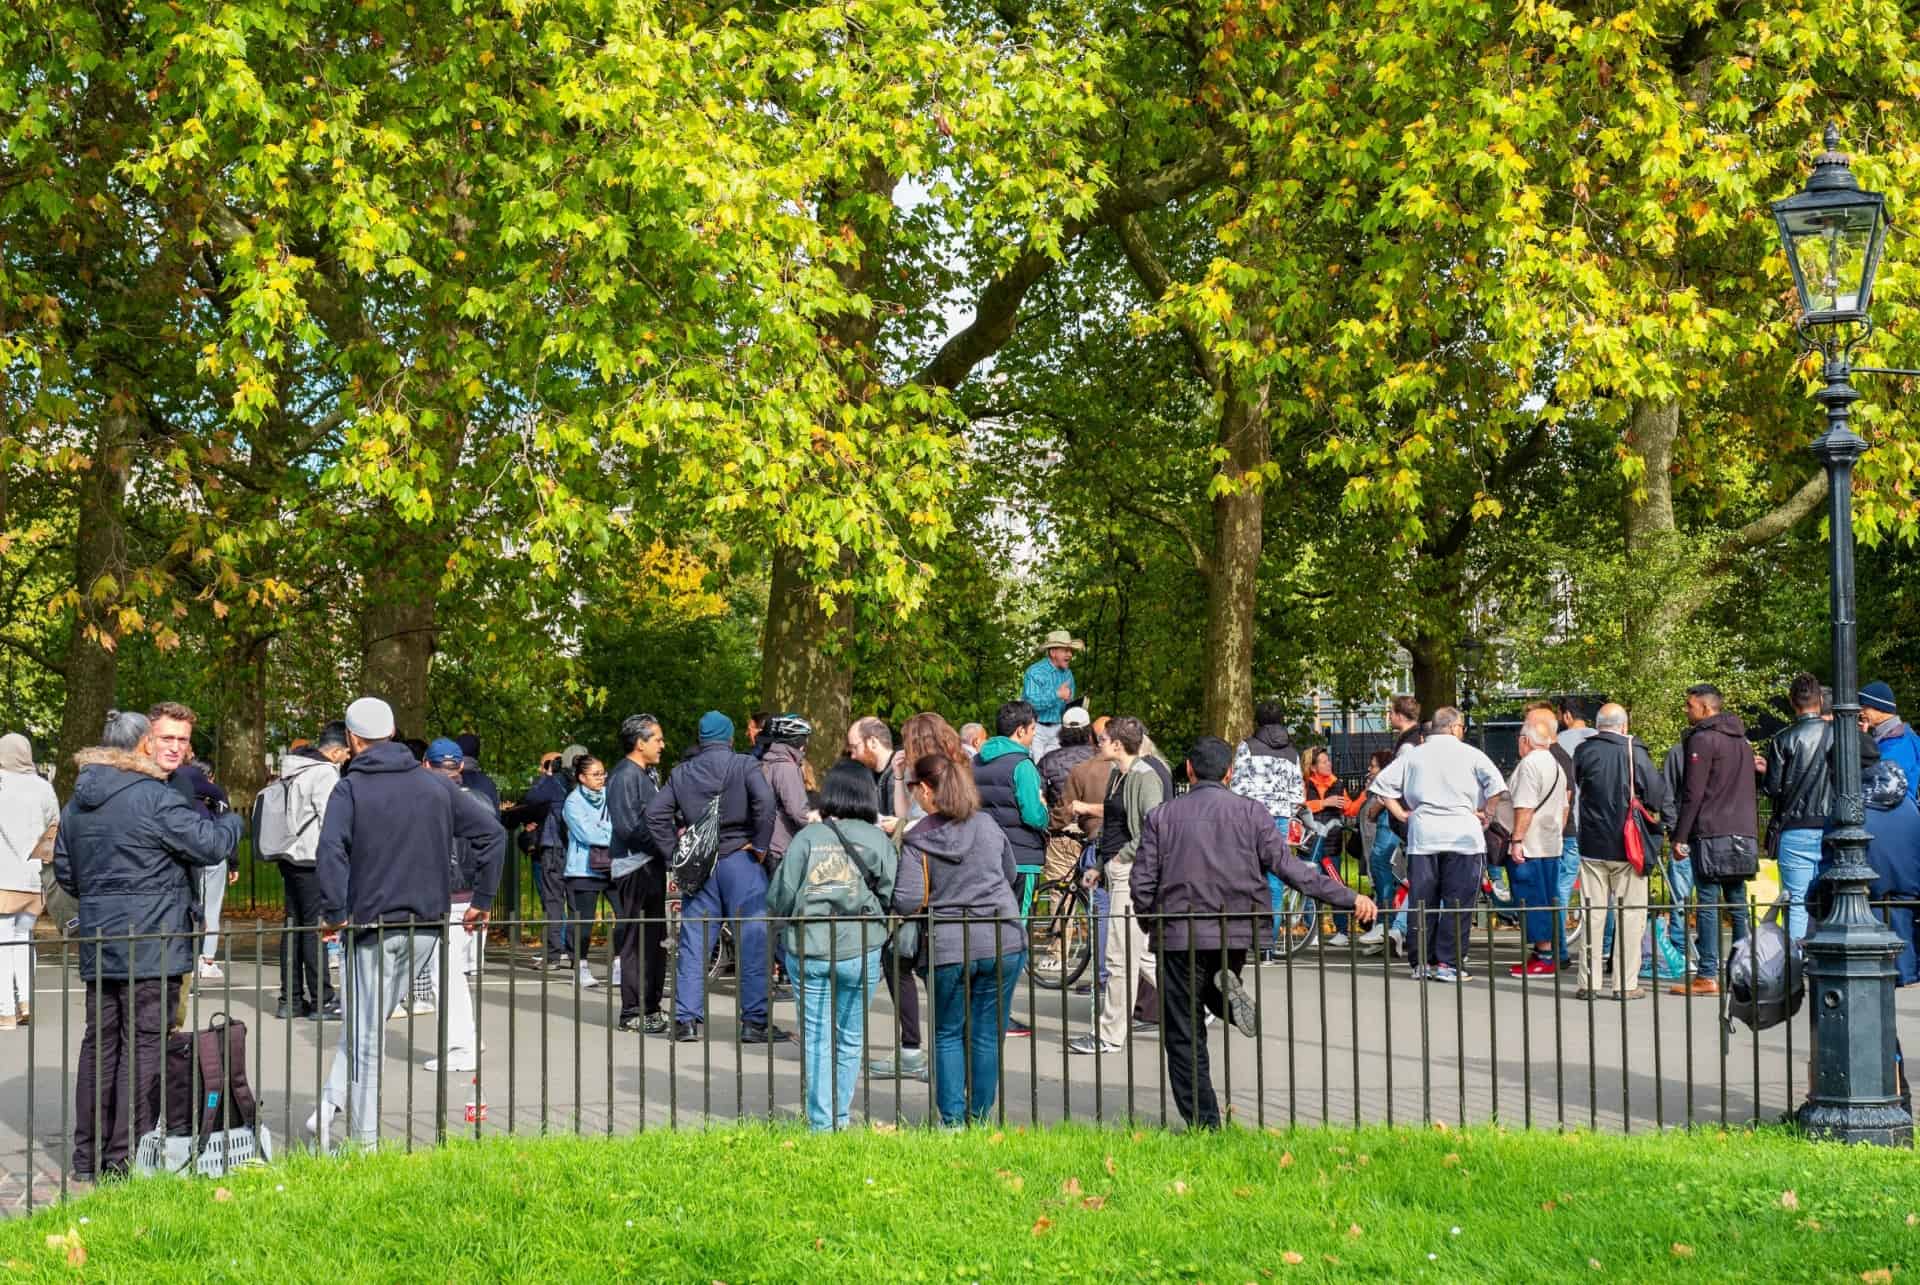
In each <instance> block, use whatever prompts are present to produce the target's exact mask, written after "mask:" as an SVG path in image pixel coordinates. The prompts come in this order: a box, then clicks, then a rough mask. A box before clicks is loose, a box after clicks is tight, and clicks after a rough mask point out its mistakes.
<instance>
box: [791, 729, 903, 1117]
mask: <svg viewBox="0 0 1920 1285" xmlns="http://www.w3.org/2000/svg"><path fill="white" fill-rule="evenodd" d="M820 816H821V820H819V821H817V822H814V823H813V824H811V825H808V826H806V827H805V828H804V829H802V830H801V831H800V832H799V833H798V834H796V835H794V836H793V841H792V842H791V843H789V844H788V845H787V851H786V856H785V858H784V859H783V860H782V861H781V862H780V867H779V869H778V870H777V871H776V872H775V873H774V876H773V883H772V884H771V885H770V886H769V887H768V888H767V911H768V913H769V914H772V915H774V916H777V917H779V918H781V919H784V920H786V924H785V926H784V928H783V929H782V932H781V938H780V940H781V945H782V947H783V948H784V949H785V951H786V958H787V975H788V976H789V977H791V978H793V982H794V998H795V1002H796V1004H797V1006H798V1007H799V1010H800V1040H801V1050H802V1053H801V1055H802V1064H803V1066H804V1067H805V1074H806V1080H807V1086H806V1094H807V1123H808V1124H809V1125H810V1126H812V1127H813V1128H814V1129H816V1130H825V1129H837V1128H844V1127H846V1125H847V1122H848V1117H847V1112H848V1108H849V1107H850V1106H851V1105H852V1104H853V1089H854V1084H855V1082H856V1081H857V1080H858V1079H859V1075H860V1050H861V1046H862V1044H863V1043H864V1042H865V1041H864V1035H865V1031H866V1024H867V999H868V997H869V996H871V995H872V994H873V985H874V983H875V982H877V981H879V980H880V946H881V943H882V942H884V941H885V940H886V936H887V920H886V909H885V908H886V907H887V906H888V905H889V904H891V902H892V900H893V881H894V874H895V872H896V870H897V869H898V867H899V858H898V857H897V856H896V855H895V853H894V850H893V842H892V841H891V840H890V839H888V838H887V836H886V834H885V833H884V832H883V831H882V830H881V829H880V827H879V826H878V825H877V824H875V823H876V822H877V821H878V820H879V803H878V794H877V791H876V790H875V788H874V783H873V773H872V772H870V771H868V770H867V769H866V768H864V767H862V766H861V765H860V764H859V763H856V762H853V761H852V760H842V761H841V762H839V763H837V764H835V765H834V767H833V770H832V771H830V772H828V773H827V779H826V780H825V781H823V782H821V785H820Z"/></svg>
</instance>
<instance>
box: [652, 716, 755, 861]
mask: <svg viewBox="0 0 1920 1285" xmlns="http://www.w3.org/2000/svg"><path fill="white" fill-rule="evenodd" d="M716 794H718V795H720V855H721V856H723V857H724V856H728V855H730V854H732V853H735V852H738V851H740V850H741V849H742V848H752V849H753V850H754V851H755V852H759V853H764V852H766V851H767V848H768V846H769V845H770V844H771V843H772V842H773V791H772V790H770V789H768V788H767V778H766V777H764V776H761V775H760V765H759V764H758V763H757V762H755V761H754V759H753V756H752V755H750V754H735V753H734V752H733V746H731V745H729V744H728V743H727V742H725V741H705V742H702V743H701V745H700V747H699V748H698V749H696V750H694V752H693V753H691V754H689V755H688V756H687V757H686V758H683V759H681V760H680V762H679V763H677V764H676V765H675V766H674V769H673V774H672V775H671V776H669V777H668V778H667V786H666V788H665V789H663V790H661V791H660V793H658V794H656V795H654V796H653V802H651V803H649V804H647V834H648V836H649V838H650V840H651V842H652V845H653V850H654V852H655V853H656V854H660V855H664V856H666V857H667V858H668V859H669V860H671V859H672V856H673V849H674V847H675V845H676V844H677V843H678V841H679V830H680V827H681V826H686V825H692V824H693V823H694V822H695V821H698V820H699V819H700V817H701V816H702V815H703V814H704V813H705V812H706V810H707V804H709V803H711V802H712V801H713V796H714V795H716Z"/></svg>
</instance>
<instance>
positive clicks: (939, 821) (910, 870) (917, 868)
mask: <svg viewBox="0 0 1920 1285" xmlns="http://www.w3.org/2000/svg"><path fill="white" fill-rule="evenodd" d="M989 743H991V742H989ZM1013 857H1014V854H1013V845H1012V844H1011V843H1010V842H1009V840H1008V839H1007V836H1006V833H1005V831H1003V830H1002V829H1001V827H1000V826H999V825H998V824H996V823H995V822H994V819H993V818H992V817H990V816H988V815H987V814H986V812H984V811H981V812H976V813H974V814H973V815H972V816H970V817H968V818H967V819H966V820H964V821H954V820H951V819H949V818H947V817H944V816H930V817H928V818H927V819H926V820H924V821H922V822H921V823H920V824H919V825H916V826H915V827H913V829H912V830H910V831H908V832H907V838H906V842H905V844H904V845H903V846H902V850H901V854H900V869H899V874H898V877H897V879H896V882H895V884H894V893H893V908H894V910H895V911H896V912H897V913H899V914H903V915H910V914H914V913H916V912H918V911H919V910H920V909H921V907H922V904H923V903H922V897H923V896H924V897H925V902H924V904H925V907H926V909H927V910H929V911H930V912H931V914H932V918H933V948H932V952H931V954H930V955H929V959H930V960H931V962H932V964H933V966H934V967H936V968H937V967H939V966H940V965H942V964H960V963H966V962H969V961H972V960H979V959H993V958H995V957H996V956H999V955H1010V954H1013V953H1014V952H1015V951H1019V950H1024V949H1025V948H1026V935H1025V934H1024V933H1023V932H1022V931H1021V929H1020V925H1019V923H1018V922H1017V920H1018V918H1019V915H1020V907H1019V906H1018V905H1017V904H1016V903H1015V902H1014V899H1013V880H1014V869H1013V866H1014V859H1013ZM968 920H978V921H980V922H967V921H968Z"/></svg>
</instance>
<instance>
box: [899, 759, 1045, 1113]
mask: <svg viewBox="0 0 1920 1285" xmlns="http://www.w3.org/2000/svg"><path fill="white" fill-rule="evenodd" d="M912 780H913V792H914V798H915V799H916V801H917V802H918V803H919V804H920V806H921V807H922V808H924V809H926V811H927V813H928V816H927V819H926V820H925V821H922V822H921V823H920V824H919V825H917V826H915V827H914V828H913V830H912V832H911V833H910V834H908V836H907V839H906V844H905V847H904V849H903V851H902V853H901V856H900V872H899V876H898V879H897V880H896V883H895V888H894V895H893V908H894V911H895V913H897V914H902V915H912V914H917V913H920V912H922V911H925V912H926V913H927V915H928V919H929V923H930V933H931V941H930V943H929V944H928V946H927V947H925V948H923V952H922V955H923V959H922V963H921V964H920V972H921V975H922V976H924V977H926V978H927V979H928V985H927V990H928V993H929V994H930V995H931V996H932V1000H933V1068H932V1069H933V1096H934V1101H935V1103H936V1104H937V1105H938V1106H939V1108H940V1121H941V1123H942V1124H945V1125H948V1126H949V1127H957V1126H959V1125H963V1124H968V1123H974V1122H978V1121H981V1120H985V1119H986V1118H987V1116H988V1114H989V1113H990V1112H991V1111H992V1110H993V1103H994V1099H995V1098H996V1097H998V1095H999V1092H1000V1041H1001V1035H1002V1032H1004V1031H1005V1029H1006V1025H1007V1014H1008V1012H1009V1011H1010V1010H1011V1008H1012V1005H1013V990H1014V985H1015V983H1017V982H1018V981H1019V979H1020V970H1021V969H1022V968H1023V967H1025V966H1026V962H1027V952H1026V935H1025V934H1024V933H1023V932H1022V931H1021V928H1020V908H1019V906H1018V905H1016V904H1015V903H1014V900H1013V880H1014V868H1013V864H1014V863H1013V851H1012V849H1011V848H1010V847H1008V845H1007V836H1006V835H1005V834H1004V833H1003V832H1002V831H1001V829H1000V827H999V826H998V825H996V824H995V823H994V820H993V818H992V817H990V816H988V815H987V814H986V813H984V812H982V811H980V795H979V793H978V792H977V791H975V789H974V786H973V775H972V773H971V772H970V771H969V770H968V769H967V768H966V767H965V766H964V765H961V764H956V763H955V762H954V761H953V760H952V759H949V758H947V757H946V756H945V755H940V754H929V755H926V756H925V757H923V758H921V759H920V760H919V761H918V762H916V763H915V764H914V765H913V774H912Z"/></svg>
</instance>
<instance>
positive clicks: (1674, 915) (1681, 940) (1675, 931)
mask: <svg viewBox="0 0 1920 1285" xmlns="http://www.w3.org/2000/svg"><path fill="white" fill-rule="evenodd" d="M1692 896H1693V862H1692V861H1691V860H1689V859H1688V858H1686V857H1676V856H1674V855H1673V850H1672V849H1671V848H1669V849H1668V850H1667V898H1668V900H1670V901H1672V902H1673V909H1671V910H1669V911H1668V912H1667V940H1668V941H1670V942H1672V943H1673V948H1674V949H1675V950H1677V951H1679V952H1680V953H1681V954H1682V955H1683V956H1684V955H1685V954H1686V953H1687V901H1688V899H1689V898H1691V897H1692ZM1699 953H1700V944H1699V941H1698V939H1697V937H1696V940H1695V942H1694V954H1695V955H1696V956H1697V955H1698V954H1699Z"/></svg>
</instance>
